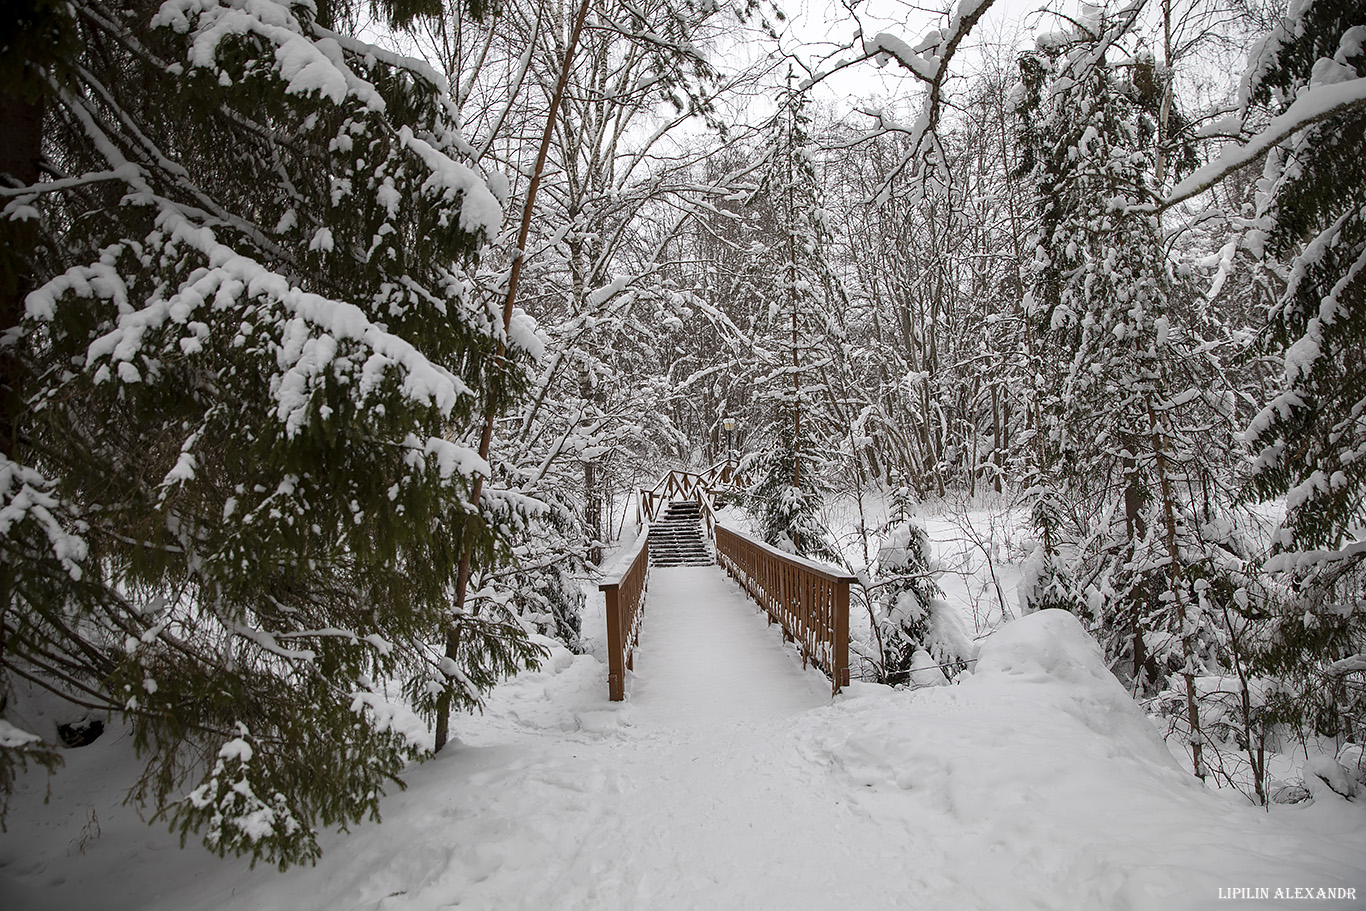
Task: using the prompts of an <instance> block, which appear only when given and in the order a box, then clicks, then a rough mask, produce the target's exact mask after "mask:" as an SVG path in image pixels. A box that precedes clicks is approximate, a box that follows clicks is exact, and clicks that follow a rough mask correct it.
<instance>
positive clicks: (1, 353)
mask: <svg viewBox="0 0 1366 911" xmlns="http://www.w3.org/2000/svg"><path fill="white" fill-rule="evenodd" d="M5 88H8V87H0V181H3V182H4V184H5V185H6V186H14V187H19V186H29V185H31V184H35V183H37V182H38V177H39V173H40V172H39V160H40V159H41V157H42V153H43V101H42V99H41V97H40V98H39V99H38V100H36V101H29V100H25V99H21V98H17V97H13V96H11V95H9V94H6V93H5V90H4V89H5ZM37 233H38V232H37V229H36V228H35V227H34V226H33V225H32V224H31V223H30V222H29V221H28V220H18V219H11V220H6V221H5V222H4V224H3V227H0V241H3V243H4V246H5V248H6V249H5V251H4V253H3V254H0V256H2V257H3V258H0V334H4V333H7V332H9V331H10V330H11V329H14V328H15V327H16V326H18V325H19V322H20V320H22V319H23V316H24V298H25V297H27V296H28V293H29V292H30V291H32V290H33V273H32V265H33V254H34V249H35V247H36V245H37V239H38V237H37ZM22 370H23V367H22V365H21V364H20V363H19V359H18V358H17V357H16V356H15V353H14V349H13V347H12V346H5V347H3V348H0V454H3V455H5V456H8V457H10V458H14V457H15V456H16V454H17V453H16V450H17V447H18V443H19V416H20V413H21V410H22V408H23V389H22V384H23V376H22Z"/></svg>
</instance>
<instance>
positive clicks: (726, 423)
mask: <svg viewBox="0 0 1366 911" xmlns="http://www.w3.org/2000/svg"><path fill="white" fill-rule="evenodd" d="M721 426H722V427H724V428H726V480H727V481H729V480H730V474H731V471H732V469H731V467H730V466H731V464H732V463H733V462H734V461H735V441H734V434H735V418H723V419H722V420H721Z"/></svg>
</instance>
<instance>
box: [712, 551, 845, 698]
mask: <svg viewBox="0 0 1366 911" xmlns="http://www.w3.org/2000/svg"><path fill="white" fill-rule="evenodd" d="M715 534H716V556H717V557H718V558H719V559H720V561H721V565H722V566H724V567H725V568H726V572H727V573H728V574H730V576H731V577H732V578H734V579H735V580H736V581H738V582H739V583H740V584H741V585H743V586H744V587H745V590H746V591H748V592H749V594H750V596H751V597H752V598H754V600H755V601H756V602H757V603H758V604H759V605H760V606H761V607H763V608H764V610H765V611H767V612H768V620H769V623H773V622H775V621H776V622H777V623H779V624H780V625H781V626H782V628H783V636H784V638H787V639H793V640H796V641H797V642H798V643H800V645H801V649H802V666H803V667H805V666H806V662H807V661H811V662H813V663H814V664H815V665H816V667H818V668H820V669H821V670H822V671H824V672H825V675H826V676H827V677H829V678H830V682H831V684H832V688H833V691H834V692H836V693H838V692H839V691H840V689H841V688H842V687H845V686H848V685H849V585H850V583H852V582H854V581H855V579H854V577H853V576H850V575H844V574H840V573H837V572H832V571H830V570H827V569H823V568H822V567H820V566H819V565H817V564H815V563H811V562H810V561H808V560H803V559H801V558H799V557H793V556H790V555H788V554H785V553H783V552H782V551H780V550H777V549H775V548H772V547H769V546H768V545H767V544H764V543H762V542H760V541H756V540H754V539H753V538H751V537H748V536H747V535H742V534H740V533H739V532H736V531H732V530H731V529H729V528H726V527H725V526H724V525H716V526H715Z"/></svg>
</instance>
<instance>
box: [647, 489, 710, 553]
mask: <svg viewBox="0 0 1366 911" xmlns="http://www.w3.org/2000/svg"><path fill="white" fill-rule="evenodd" d="M715 563H716V557H715V556H713V554H712V550H711V546H710V545H709V544H708V543H707V538H706V535H705V534H703V532H702V507H701V505H700V504H699V503H698V502H697V501H696V500H681V501H674V502H672V503H670V504H669V505H668V507H667V508H666V509H665V510H664V515H663V516H661V517H660V518H659V519H658V520H656V521H655V523H654V524H653V525H651V526H650V565H651V566H713V565H715Z"/></svg>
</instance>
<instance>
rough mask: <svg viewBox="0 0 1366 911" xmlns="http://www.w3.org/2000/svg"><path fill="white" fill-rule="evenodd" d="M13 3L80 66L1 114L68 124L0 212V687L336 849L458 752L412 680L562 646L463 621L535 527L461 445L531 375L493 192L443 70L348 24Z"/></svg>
mask: <svg viewBox="0 0 1366 911" xmlns="http://www.w3.org/2000/svg"><path fill="white" fill-rule="evenodd" d="M20 6H21V10H20V15H19V19H20V24H21V26H23V27H22V28H20V30H19V34H20V35H21V36H26V35H27V34H28V32H27V31H26V29H27V25H26V24H25V22H26V21H34V20H36V19H38V18H40V17H42V18H43V21H44V29H45V32H44V34H45V35H51V36H55V38H56V39H57V40H56V41H55V42H48V43H42V42H40V44H42V47H43V48H49V47H56V48H58V52H57V53H55V54H51V55H49V56H47V57H46V58H45V57H43V56H42V55H41V54H38V53H35V52H34V51H33V48H32V46H30V45H29V44H27V43H24V42H19V43H18V44H17V45H16V44H15V43H14V39H13V38H12V37H11V36H12V35H13V34H14V32H12V31H9V30H7V31H6V39H7V40H9V41H10V42H11V43H10V44H9V45H7V46H6V48H5V49H4V53H3V54H0V59H2V60H3V66H4V74H3V75H4V78H3V79H0V86H4V91H6V92H8V94H7V95H6V96H5V106H4V107H3V108H0V112H3V114H4V116H5V117H6V122H5V123H4V124H0V128H3V129H5V130H6V132H7V135H10V130H11V128H12V127H13V128H15V129H22V128H24V127H25V125H26V124H30V121H31V118H30V119H29V120H25V119H24V117H23V116H20V115H22V114H24V111H25V107H24V106H25V105H27V106H28V109H32V108H34V107H35V106H36V107H37V109H38V111H39V114H40V115H41V116H40V117H39V118H38V120H37V121H36V122H37V124H39V129H40V132H39V133H38V134H37V137H36V141H34V142H32V143H31V144H30V145H29V147H28V153H27V156H26V157H25V156H18V157H19V158H20V159H21V160H20V161H19V164H18V165H16V164H14V163H12V162H11V161H7V162H5V168H6V174H5V187H4V188H3V190H0V193H2V194H3V195H2V196H0V199H3V200H4V210H3V220H2V221H0V224H2V225H3V227H4V230H5V231H6V235H7V236H6V238H5V240H7V241H11V242H9V243H6V244H5V246H4V248H3V250H0V262H3V264H4V268H3V272H4V275H5V277H6V287H5V292H6V295H7V296H6V298H5V301H6V304H7V308H8V309H7V322H6V325H5V326H4V330H5V334H4V337H3V339H4V341H3V349H2V350H3V356H4V358H5V368H6V369H5V381H6V383H7V384H8V385H7V388H6V390H5V391H6V394H7V399H6V401H7V402H8V403H10V404H9V406H8V409H7V411H6V421H7V424H6V427H5V431H6V432H5V439H4V445H5V450H4V453H3V465H0V496H3V509H2V510H0V514H3V517H4V519H3V524H0V588H2V591H0V595H2V596H3V598H2V600H0V611H3V623H4V631H3V653H2V654H0V661H2V662H3V668H4V671H3V672H4V680H3V681H0V682H3V683H4V684H6V685H7V684H8V683H9V681H12V680H14V679H15V678H23V679H26V680H29V681H31V682H33V683H35V684H37V685H39V686H43V687H47V688H49V689H52V690H54V691H56V692H58V693H60V694H61V695H62V696H64V697H65V698H67V699H69V700H71V701H72V702H75V703H77V704H78V705H81V706H85V707H87V708H88V709H92V710H97V711H107V712H109V713H112V714H116V715H122V716H124V717H126V718H127V719H128V721H129V722H130V723H131V725H132V729H133V733H134V737H135V742H136V744H137V747H138V748H139V750H140V751H142V753H143V754H145V755H148V756H149V757H150V761H149V764H148V766H147V769H146V774H145V776H144V777H143V779H142V782H141V786H140V788H139V790H138V791H137V793H136V795H135V796H136V798H138V799H139V800H141V801H142V802H144V803H145V804H148V805H149V806H150V807H151V808H152V809H153V810H155V811H156V813H157V814H158V815H160V816H162V817H164V818H169V819H170V821H171V823H172V825H173V826H174V827H177V828H179V830H180V831H181V833H182V835H188V834H189V833H191V832H199V833H201V834H202V836H203V838H204V841H205V843H206V844H207V845H208V846H209V847H210V848H211V849H213V850H215V851H217V852H219V853H227V852H235V853H245V854H250V855H251V856H252V857H253V859H256V858H260V859H264V860H267V861H270V862H275V863H278V864H280V865H281V866H284V865H287V864H291V863H298V862H307V861H312V860H314V859H315V858H316V857H317V856H318V853H319V849H318V844H317V840H316V832H317V829H318V827H319V826H331V825H342V826H345V825H348V824H351V823H354V822H356V821H359V820H360V819H362V818H364V817H366V816H377V810H378V801H379V799H380V797H381V795H382V793H383V790H384V788H385V787H386V786H387V785H388V784H390V783H393V782H397V781H398V778H397V776H398V774H399V773H400V771H401V770H402V768H403V766H404V764H405V762H406V761H407V760H408V759H409V758H411V757H413V756H415V755H418V754H420V753H421V752H422V751H423V750H424V748H429V747H430V738H429V737H428V735H427V734H426V731H425V729H424V726H423V725H422V723H421V722H420V721H419V720H418V719H417V718H416V717H414V716H413V715H412V713H411V711H410V710H409V709H408V708H407V707H406V706H404V705H403V704H402V703H401V702H396V701H395V698H394V697H396V696H397V693H398V690H399V689H400V687H401V686H402V685H403V683H404V681H406V682H407V685H408V687H409V691H410V694H411V695H412V696H413V697H416V700H417V703H418V707H419V708H420V709H427V710H430V709H431V707H432V703H433V701H434V700H435V699H436V698H437V697H439V696H440V695H441V694H443V693H448V694H450V696H451V698H453V699H454V701H455V702H456V703H457V704H459V705H463V706H471V705H474V704H476V703H477V702H478V700H479V697H480V690H481V688H484V687H487V686H489V685H491V684H492V682H493V681H494V680H495V679H497V677H498V676H500V675H501V674H504V673H506V672H509V671H511V670H514V669H516V668H518V667H520V666H525V665H527V664H529V663H533V662H534V661H535V660H536V656H537V649H536V648H535V647H534V646H532V645H531V644H530V643H529V641H528V639H527V637H526V635H525V634H524V632H523V630H522V628H521V627H520V626H519V625H517V624H515V623H512V622H509V621H506V620H505V619H504V618H503V617H501V616H499V615H497V614H494V615H489V614H488V613H483V614H473V613H471V614H468V615H465V616H462V617H459V618H453V617H452V616H451V613H450V604H451V600H452V588H453V584H454V581H455V578H456V574H457V566H458V562H459V559H460V555H461V552H462V550H464V549H466V548H468V549H470V550H471V551H472V552H473V554H474V558H475V560H476V562H477V563H482V564H488V563H491V562H494V561H496V560H498V559H500V556H501V555H502V554H504V553H505V552H506V550H507V545H508V543H509V540H510V539H511V538H513V537H514V536H516V535H517V534H518V529H519V528H520V527H522V526H523V525H524V524H525V517H526V516H527V515H528V514H529V513H531V512H534V511H537V510H538V509H539V507H538V506H537V504H535V503H534V502H532V501H529V500H525V499H524V498H521V497H519V496H517V495H515V494H512V493H510V492H508V491H497V490H493V491H489V490H486V491H485V492H484V495H483V498H482V499H481V500H480V501H479V503H478V506H477V508H476V507H472V506H471V505H470V500H471V495H470V491H471V488H472V486H473V484H474V480H475V478H476V477H479V476H485V475H488V474H489V473H490V469H489V466H488V465H487V464H485V463H484V461H483V460H481V459H480V458H478V456H477V454H476V453H475V452H473V451H472V450H470V449H467V448H465V447H463V446H461V445H458V444H455V443H452V442H450V439H451V438H453V437H455V436H456V435H458V434H460V433H461V432H462V431H464V430H465V429H466V426H467V425H468V424H469V423H470V422H471V420H472V418H473V417H474V416H475V415H476V414H477V413H480V412H482V410H483V408H484V406H485V404H486V403H485V400H484V399H485V395H486V393H485V392H484V390H487V389H490V388H495V389H499V390H502V395H503V396H505V397H507V398H509V399H510V398H512V397H515V396H516V395H517V394H518V391H519V388H520V386H521V385H522V380H521V367H520V366H519V365H518V360H519V359H521V358H522V357H523V354H522V352H523V348H522V346H521V342H520V340H519V338H513V339H511V340H509V341H510V343H511V347H510V348H509V355H510V356H509V357H507V358H501V359H495V358H493V357H491V356H490V355H491V353H492V352H494V351H495V350H496V348H497V345H498V341H499V335H500V334H501V331H502V322H501V319H500V317H499V314H497V313H492V312H489V310H488V309H487V308H486V307H484V306H481V305H478V304H477V303H476V302H475V300H474V298H473V297H472V296H471V295H470V294H469V293H468V282H467V280H466V278H465V277H464V274H463V272H462V271H461V264H462V263H464V262H467V261H468V260H469V259H470V258H471V257H472V256H474V255H475V254H476V252H477V251H478V249H479V245H480V243H481V241H482V240H483V239H484V238H485V237H486V236H487V235H489V234H490V233H492V232H493V231H494V230H496V229H497V226H498V224H499V222H500V220H501V205H500V203H499V201H498V200H497V199H496V198H495V197H494V195H493V194H492V193H491V192H490V191H489V190H488V189H487V187H486V184H485V181H484V179H483V178H482V177H481V176H480V175H479V174H478V173H477V172H476V171H474V170H472V169H471V168H470V167H468V166H467V165H465V164H462V163H461V158H462V155H463V151H462V150H463V149H464V148H465V146H464V144H463V141H462V139H461V137H460V135H459V134H458V133H457V132H456V131H455V129H454V127H453V124H452V121H451V118H450V117H449V112H448V108H447V106H446V103H445V101H444V100H443V99H444V86H443V85H442V84H441V82H440V80H439V79H437V78H436V77H435V76H434V74H432V73H431V72H430V71H429V70H427V69H426V68H425V67H423V66H422V65H420V64H417V63H415V62H413V61H408V60H404V59H400V58H397V57H395V56H393V55H391V54H389V53H386V52H384V51H382V50H380V49H379V48H375V47H372V46H370V45H366V44H363V43H360V42H357V41H355V40H353V39H351V38H349V37H347V36H346V35H344V34H339V33H336V32H333V31H331V30H329V29H328V28H326V27H325V26H324V24H323V23H325V22H328V21H331V17H332V15H333V13H334V12H335V10H334V9H333V8H332V6H331V5H330V4H324V5H323V6H322V8H316V7H314V5H313V4H312V3H299V4H292V5H291V4H285V3H275V2H271V0H251V2H246V0H221V2H220V0H168V2H165V3H155V2H152V3H149V2H135V3H131V4H114V3H106V2H103V0H74V2H62V3H49V2H47V0H27V2H25V3H22V4H20ZM383 6H386V7H387V6H388V5H387V4H383ZM402 7H403V9H398V8H395V9H393V10H390V12H397V13H403V12H404V10H405V9H406V10H407V11H408V12H413V11H414V10H416V9H417V8H416V7H415V6H414V5H413V4H407V3H405V4H402ZM24 16H28V17H29V20H24ZM10 17H11V13H10V12H6V13H5V18H6V20H10ZM6 25H9V26H13V25H14V23H13V21H7V22H6ZM16 46H17V47H18V48H19V51H20V54H17V55H16V54H14V53H12V51H13V49H14V48H15V47H16ZM16 87H17V88H16ZM16 111H17V112H18V113H17V114H16ZM24 135H28V134H24ZM7 148H8V147H7ZM26 291H31V293H29V294H28V296H27V301H26V304H25V307H24V310H23V312H22V313H20V312H18V311H17V310H16V309H15V306H14V305H15V303H16V302H17V301H22V300H23V297H22V296H21V295H22V293H23V292H26ZM495 380H496V381H495ZM495 405H501V402H499V403H495ZM451 623H456V624H458V626H459V629H458V633H459V641H460V649H459V650H458V652H457V654H456V657H455V659H454V660H452V659H448V658H445V657H444V656H443V655H441V653H440V652H436V651H433V650H432V648H431V644H432V643H436V642H439V641H440V639H441V638H442V635H443V634H444V632H445V630H446V628H447V627H448V626H449V624H451ZM11 760H12V756H11V752H10V750H9V749H8V748H7V749H5V750H3V751H0V762H4V763H6V764H8V763H9V762H10V761H11ZM3 780H5V777H4V776H0V781H3Z"/></svg>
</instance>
